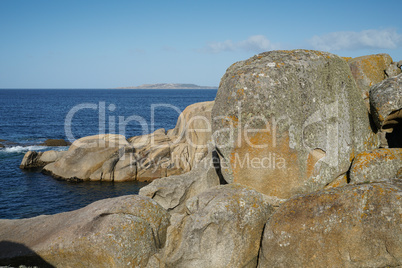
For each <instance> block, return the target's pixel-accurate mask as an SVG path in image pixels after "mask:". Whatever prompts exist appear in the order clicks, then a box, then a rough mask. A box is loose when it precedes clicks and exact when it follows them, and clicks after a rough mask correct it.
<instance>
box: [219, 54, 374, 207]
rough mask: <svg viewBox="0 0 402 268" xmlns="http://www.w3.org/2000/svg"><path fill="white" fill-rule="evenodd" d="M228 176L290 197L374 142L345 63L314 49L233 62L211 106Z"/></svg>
mask: <svg viewBox="0 0 402 268" xmlns="http://www.w3.org/2000/svg"><path fill="white" fill-rule="evenodd" d="M212 118H213V133H214V140H215V144H216V146H217V147H218V149H219V151H220V152H221V153H222V159H221V163H222V174H223V176H224V178H225V180H227V181H228V182H237V183H239V184H243V185H248V186H250V187H252V188H254V189H256V190H258V191H259V192H261V193H264V194H267V195H269V196H276V197H279V198H285V199H286V198H289V197H290V196H292V195H294V194H298V193H307V192H311V191H315V190H319V189H322V188H323V187H324V186H325V185H327V184H329V183H331V182H332V181H333V180H335V179H336V178H338V177H339V176H340V175H342V174H345V173H346V172H347V171H348V169H349V167H350V162H351V160H352V159H353V158H354V157H355V155H357V154H358V153H360V152H362V151H366V150H369V149H372V148H377V146H378V137H376V136H375V135H374V134H373V132H372V130H371V128H370V123H369V118H368V114H367V110H366V108H365V106H364V102H363V100H362V98H361V96H360V94H359V92H358V89H357V88H356V82H355V81H354V80H353V78H352V75H351V72H350V69H349V66H348V64H347V63H346V62H345V61H344V60H343V59H342V58H340V57H338V56H336V55H333V54H330V53H325V52H319V51H306V50H294V51H271V52H266V53H262V54H259V55H256V56H254V57H252V58H250V59H248V60H246V61H242V62H237V63H235V64H233V65H232V66H231V67H230V68H229V69H228V70H227V71H226V73H225V75H224V76H223V78H222V80H221V84H220V87H219V90H218V93H217V97H216V100H215V105H214V107H213V110H212Z"/></svg>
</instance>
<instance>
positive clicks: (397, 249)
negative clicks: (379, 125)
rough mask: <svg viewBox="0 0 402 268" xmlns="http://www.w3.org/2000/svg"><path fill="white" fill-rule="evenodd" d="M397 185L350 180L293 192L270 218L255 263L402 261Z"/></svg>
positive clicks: (401, 201)
mask: <svg viewBox="0 0 402 268" xmlns="http://www.w3.org/2000/svg"><path fill="white" fill-rule="evenodd" d="M401 237H402V184H401V183H400V182H399V183H395V184H391V183H373V184H363V185H352V186H345V187H339V188H333V189H331V190H326V191H321V192H317V193H312V194H309V195H304V196H298V197H294V198H292V199H291V200H289V201H287V202H286V203H284V204H283V205H282V206H281V207H280V208H279V209H278V210H277V211H276V212H275V213H274V214H273V215H272V217H271V218H270V219H269V221H268V222H267V225H266V227H265V229H264V235H263V239H262V246H261V251H260V255H259V256H260V257H259V262H258V267H396V266H398V265H402V239H401Z"/></svg>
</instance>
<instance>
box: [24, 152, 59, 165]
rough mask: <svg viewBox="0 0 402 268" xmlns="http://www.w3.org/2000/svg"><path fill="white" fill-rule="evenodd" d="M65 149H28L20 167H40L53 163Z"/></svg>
mask: <svg viewBox="0 0 402 268" xmlns="http://www.w3.org/2000/svg"><path fill="white" fill-rule="evenodd" d="M65 153H66V152H65V151H54V150H51V151H46V152H35V151H28V152H26V153H25V155H24V158H23V159H22V161H21V164H20V168H21V169H29V168H41V167H44V166H46V165H47V164H49V163H53V162H55V161H57V160H59V159H60V158H62V157H63V155H64V154H65Z"/></svg>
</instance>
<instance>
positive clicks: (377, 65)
mask: <svg viewBox="0 0 402 268" xmlns="http://www.w3.org/2000/svg"><path fill="white" fill-rule="evenodd" d="M348 64H349V67H350V70H351V71H352V75H353V77H354V79H355V80H356V84H357V87H358V89H359V90H360V92H361V95H362V97H363V99H365V100H366V101H367V102H366V103H368V98H369V90H370V87H371V86H374V85H375V84H377V83H380V82H381V81H382V80H384V79H386V78H388V77H392V76H395V75H398V74H400V73H401V69H399V68H398V67H397V63H395V62H393V60H392V58H391V56H390V55H388V54H376V55H367V56H362V57H357V58H354V59H351V60H349V61H348Z"/></svg>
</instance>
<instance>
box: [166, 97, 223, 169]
mask: <svg viewBox="0 0 402 268" xmlns="http://www.w3.org/2000/svg"><path fill="white" fill-rule="evenodd" d="M214 103H215V102H214V101H206V102H199V103H194V104H192V105H189V106H188V107H187V108H186V109H184V111H183V112H182V113H181V115H180V116H179V119H178V120H177V123H176V127H175V128H174V129H172V130H171V131H169V132H168V136H169V137H170V138H171V139H172V141H173V143H175V144H176V143H185V144H188V145H189V148H188V151H189V159H191V161H190V164H191V166H193V165H194V164H195V163H198V162H199V161H200V159H202V158H203V157H204V156H205V155H206V153H207V152H208V146H207V144H208V142H209V141H210V140H211V131H212V126H211V112H212V107H213V106H214Z"/></svg>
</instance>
